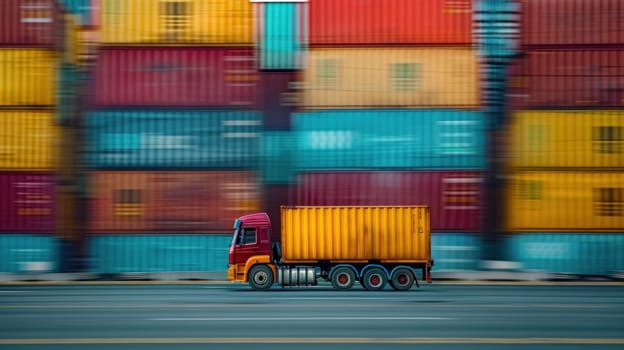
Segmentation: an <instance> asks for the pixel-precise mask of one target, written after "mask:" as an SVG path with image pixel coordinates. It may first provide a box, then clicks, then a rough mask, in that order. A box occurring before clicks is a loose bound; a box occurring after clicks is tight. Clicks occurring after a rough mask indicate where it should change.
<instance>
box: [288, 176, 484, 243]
mask: <svg viewBox="0 0 624 350" xmlns="http://www.w3.org/2000/svg"><path fill="white" fill-rule="evenodd" d="M482 182H483V178H482V175H481V173H479V172H469V171H422V172H421V171H369V172H314V173H304V174H300V175H299V177H298V182H297V185H296V186H297V188H296V189H295V196H294V197H295V198H294V205H428V206H430V207H431V230H432V231H438V232H444V231H447V232H448V231H452V232H473V233H477V232H480V230H481V211H482V199H483V198H485V197H484V196H483V193H482V192H483V189H482Z"/></svg>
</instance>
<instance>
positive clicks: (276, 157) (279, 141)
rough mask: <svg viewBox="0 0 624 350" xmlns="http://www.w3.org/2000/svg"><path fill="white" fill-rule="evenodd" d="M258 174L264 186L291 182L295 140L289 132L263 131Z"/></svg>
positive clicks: (295, 151)
mask: <svg viewBox="0 0 624 350" xmlns="http://www.w3.org/2000/svg"><path fill="white" fill-rule="evenodd" d="M260 143H261V154H260V173H261V175H262V182H263V183H264V184H289V183H291V182H292V181H293V179H292V177H293V176H294V164H293V163H294V161H295V157H296V156H297V150H296V139H295V137H294V135H293V133H291V132H289V131H267V130H265V131H263V133H262V139H261V140H260Z"/></svg>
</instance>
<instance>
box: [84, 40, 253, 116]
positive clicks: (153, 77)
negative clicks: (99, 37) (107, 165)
mask: <svg viewBox="0 0 624 350" xmlns="http://www.w3.org/2000/svg"><path fill="white" fill-rule="evenodd" d="M259 87H260V84H259V74H258V72H257V69H256V61H255V58H254V52H253V49H251V48H249V49H245V48H218V47H125V48H120V47H117V48H102V49H100V51H99V53H98V55H97V61H96V64H95V73H94V89H93V99H94V104H95V105H96V106H97V107H108V106H160V107H180V106H189V107H193V106H195V107H198V106H214V107H235V108H253V107H256V105H257V100H258V94H259Z"/></svg>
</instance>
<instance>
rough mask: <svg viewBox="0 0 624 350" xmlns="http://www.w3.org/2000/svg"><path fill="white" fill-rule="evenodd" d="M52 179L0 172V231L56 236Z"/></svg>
mask: <svg viewBox="0 0 624 350" xmlns="http://www.w3.org/2000/svg"><path fill="white" fill-rule="evenodd" d="M55 188H56V187H55V176H54V175H52V174H49V173H25V172H11V173H0V193H1V195H0V232H7V233H22V232H23V233H55V230H56V226H55V225H56V208H57V207H56V204H57V203H56V190H55Z"/></svg>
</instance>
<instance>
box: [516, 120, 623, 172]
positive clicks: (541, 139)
mask: <svg viewBox="0 0 624 350" xmlns="http://www.w3.org/2000/svg"><path fill="white" fill-rule="evenodd" d="M509 157H510V163H511V166H512V167H514V168H519V167H539V168H548V167H577V168H579V167H601V168H604V167H624V111H615V110H614V111H606V110H605V111H517V112H514V114H513V117H512V126H511V148H510V153H509Z"/></svg>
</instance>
